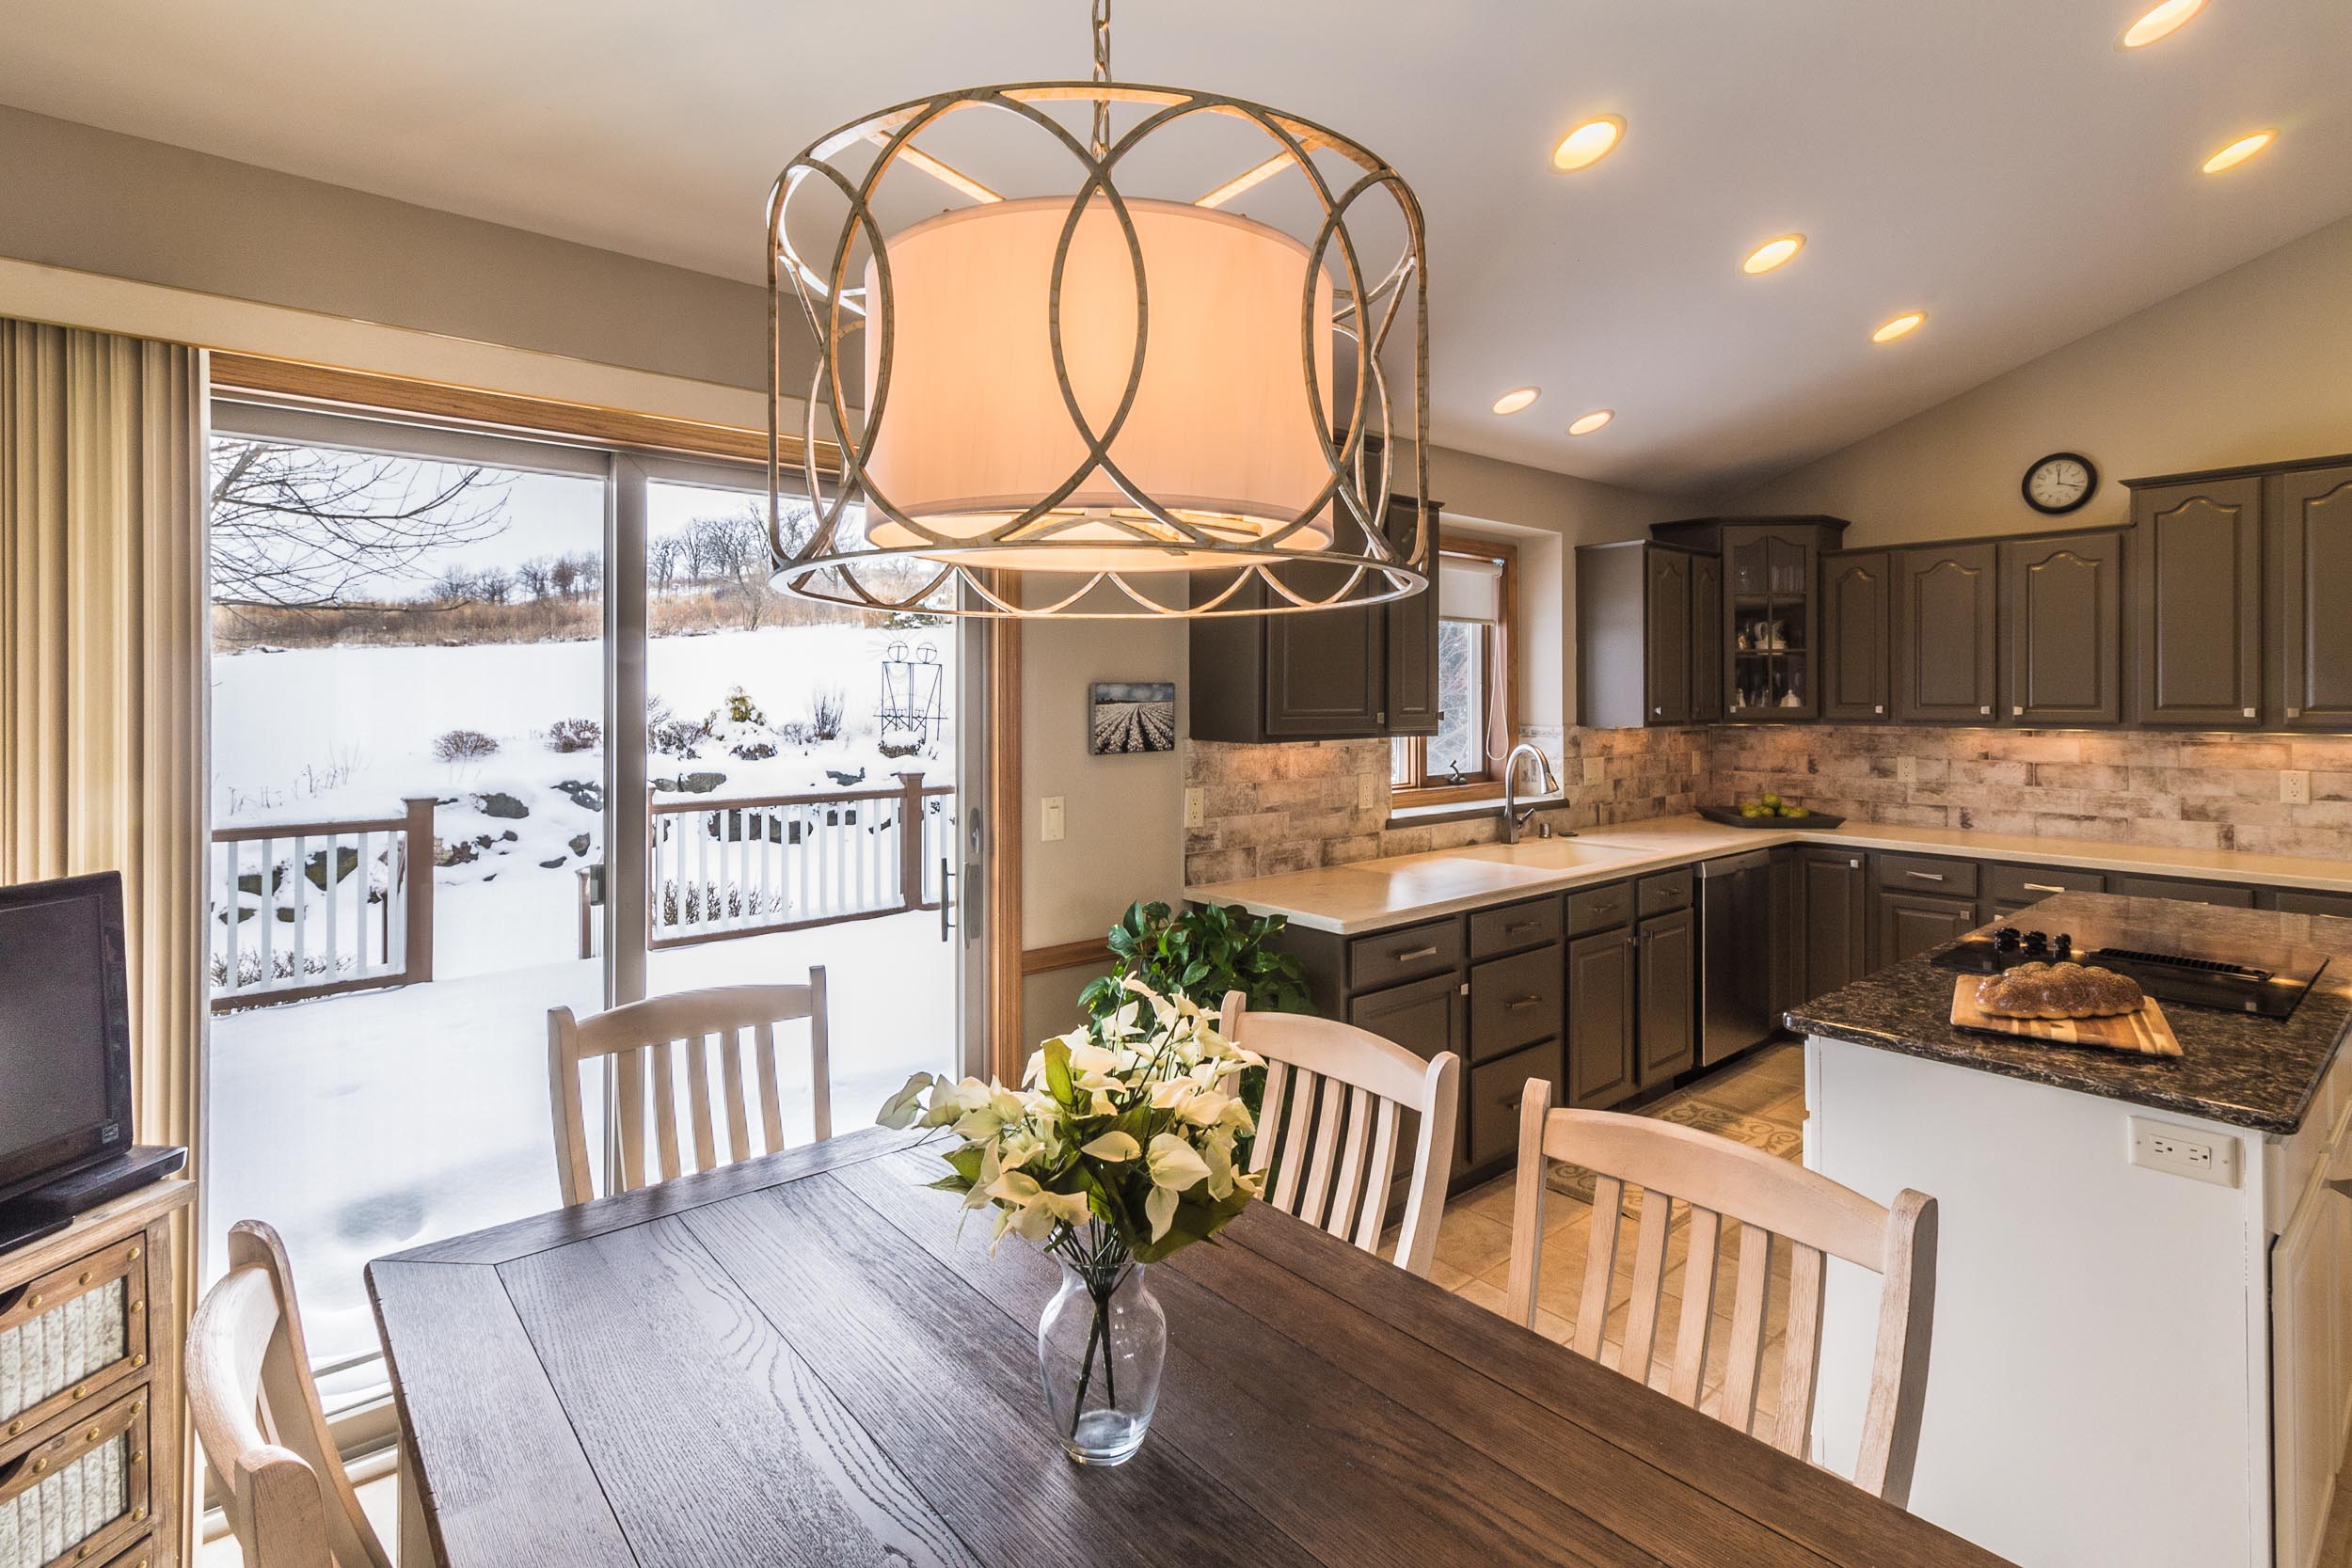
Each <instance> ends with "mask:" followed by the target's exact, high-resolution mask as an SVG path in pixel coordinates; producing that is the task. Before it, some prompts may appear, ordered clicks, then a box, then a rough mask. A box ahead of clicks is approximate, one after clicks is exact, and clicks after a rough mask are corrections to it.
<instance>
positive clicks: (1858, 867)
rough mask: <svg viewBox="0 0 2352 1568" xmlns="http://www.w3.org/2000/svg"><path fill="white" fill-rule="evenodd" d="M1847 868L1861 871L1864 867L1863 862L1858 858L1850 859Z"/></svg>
mask: <svg viewBox="0 0 2352 1568" xmlns="http://www.w3.org/2000/svg"><path fill="white" fill-rule="evenodd" d="M1846 869H1847V870H1849V871H1859V870H1861V869H1862V863H1861V862H1860V861H1858V860H1852V861H1848V862H1847V863H1846Z"/></svg>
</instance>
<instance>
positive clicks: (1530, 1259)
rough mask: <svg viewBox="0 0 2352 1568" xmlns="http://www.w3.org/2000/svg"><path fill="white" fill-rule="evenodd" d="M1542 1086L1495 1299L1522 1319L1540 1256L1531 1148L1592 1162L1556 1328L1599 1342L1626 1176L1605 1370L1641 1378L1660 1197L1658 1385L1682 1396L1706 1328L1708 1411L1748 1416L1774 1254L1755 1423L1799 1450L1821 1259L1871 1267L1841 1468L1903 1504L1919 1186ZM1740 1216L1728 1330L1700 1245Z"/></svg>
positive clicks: (1526, 1318)
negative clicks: (1678, 1300) (1502, 1287)
mask: <svg viewBox="0 0 2352 1568" xmlns="http://www.w3.org/2000/svg"><path fill="white" fill-rule="evenodd" d="M1550 1107H1551V1085H1549V1084H1548V1083H1546V1082H1544V1081H1543V1080H1542V1079H1540V1078H1531V1079H1529V1080H1528V1084H1527V1089H1526V1092H1525V1093H1524V1094H1523V1095H1522V1096H1521V1097H1520V1100H1519V1164H1518V1191H1517V1193H1516V1195H1515V1203H1514V1208H1513V1213H1512V1226H1511V1273H1510V1278H1509V1288H1508V1289H1507V1291H1505V1292H1504V1296H1505V1300H1504V1310H1505V1311H1506V1312H1507V1313H1508V1314H1509V1315H1510V1316H1511V1317H1512V1318H1513V1319H1515V1320H1516V1321H1518V1323H1524V1324H1527V1325H1528V1326H1530V1327H1532V1326H1534V1320H1535V1298H1536V1290H1537V1287H1538V1285H1539V1283H1540V1281H1539V1277H1538V1275H1539V1272H1540V1266H1541V1263H1542V1259H1543V1243H1544V1204H1545V1201H1546V1198H1547V1197H1548V1196H1549V1185H1548V1183H1547V1182H1546V1181H1545V1180H1544V1178H1545V1174H1546V1168H1547V1162H1548V1161H1551V1160H1560V1161H1565V1162H1566V1163H1568V1164H1576V1165H1581V1166H1583V1167H1584V1168H1585V1169H1587V1170H1590V1171H1592V1172H1594V1173H1595V1176H1596V1178H1597V1180H1595V1182H1594V1187H1593V1228H1592V1235H1591V1239H1590V1240H1589V1241H1588V1242H1587V1243H1586V1245H1585V1254H1584V1277H1583V1281H1582V1285H1581V1293H1580V1295H1579V1298H1578V1303H1577V1311H1576V1323H1575V1328H1574V1331H1573V1336H1572V1338H1570V1339H1569V1341H1568V1344H1569V1346H1570V1348H1571V1349H1573V1350H1575V1351H1576V1352H1577V1353H1578V1354H1581V1355H1586V1356H1590V1357H1591V1358H1593V1359H1594V1360H1596V1361H1597V1360H1600V1359H1601V1342H1602V1336H1603V1330H1604V1327H1605V1326H1606V1324H1607V1323H1608V1320H1609V1316H1610V1313H1611V1311H1612V1304H1611V1300H1610V1297H1611V1294H1612V1287H1613V1283H1614V1281H1615V1279H1616V1277H1617V1245H1618V1242H1617V1237H1618V1231H1619V1228H1620V1226H1619V1219H1620V1216H1621V1214H1622V1212H1623V1209H1624V1204H1625V1198H1626V1189H1627V1187H1628V1186H1638V1187H1640V1188H1641V1189H1642V1196H1641V1219H1640V1222H1639V1226H1638V1228H1637V1230H1636V1233H1635V1239H1634V1248H1633V1266H1632V1294H1631V1300H1630V1303H1629V1307H1628V1309H1627V1313H1626V1323H1625V1343H1624V1347H1623V1351H1622V1354H1621V1358H1620V1360H1619V1362H1618V1366H1617V1370H1619V1371H1621V1372H1624V1373H1625V1374H1626V1375H1627V1376H1629V1377H1632V1378H1635V1379H1638V1380H1640V1381H1642V1382H1644V1383H1647V1382H1649V1380H1650V1371H1651V1367H1652V1364H1653V1362H1654V1360H1655V1355H1656V1351H1657V1347H1658V1338H1659V1330H1660V1326H1661V1325H1660V1323H1659V1319H1660V1315H1661V1314H1660V1299H1661V1284H1662V1282H1663V1279H1664V1275H1665V1273H1666V1242H1667V1232H1668V1230H1669V1228H1670V1227H1671V1226H1672V1224H1673V1223H1674V1212H1673V1211H1674V1208H1675V1206H1676V1204H1677V1202H1678V1203H1680V1204H1681V1205H1682V1206H1683V1208H1684V1209H1685V1211H1686V1212H1687V1223H1688V1228H1689V1233H1690V1241H1689V1251H1688V1255H1687V1259H1686V1260H1685V1262H1684V1264H1683V1278H1682V1306H1681V1310H1680V1313H1679V1316H1678V1321H1677V1325H1676V1327H1675V1330H1674V1346H1673V1351H1672V1356H1673V1359H1672V1361H1671V1363H1670V1366H1669V1370H1668V1381H1667V1386H1666V1389H1665V1392H1666V1393H1668V1394H1669V1395H1670V1396H1671V1397H1673V1398H1674V1399H1676V1400H1677V1401H1679V1402H1681V1403H1683V1404H1686V1405H1690V1406H1692V1408H1694V1409H1695V1408H1697V1407H1698V1406H1699V1403H1700V1396H1701V1394H1702V1392H1703V1391H1704V1387H1705V1385H1706V1382H1707V1370H1708V1347H1709V1344H1710V1342H1711V1341H1713V1337H1714V1336H1715V1335H1716V1334H1717V1333H1718V1332H1724V1333H1726V1334H1727V1339H1726V1340H1724V1341H1721V1343H1722V1348H1723V1349H1724V1352H1725V1361H1724V1377H1723V1384H1722V1387H1721V1392H1720V1401H1719V1406H1718V1408H1717V1410H1716V1412H1715V1414H1716V1415H1717V1416H1718V1417H1719V1418H1722V1419H1723V1420H1724V1421H1725V1422H1726V1423H1728V1424H1729V1425H1731V1426H1734V1427H1737V1428H1739V1429H1740V1431H1741V1432H1743V1433H1744V1432H1749V1431H1750V1430H1751V1428H1752V1427H1753V1425H1754V1422H1755V1419H1756V1393H1757V1385H1758V1382H1759V1380H1760V1372H1761V1370H1762V1366H1763V1363H1764V1360H1765V1349H1766V1340H1767V1338H1768V1335H1767V1332H1766V1330H1767V1320H1768V1306H1767V1296H1768V1292H1769V1290H1770V1288H1771V1285H1772V1275H1773V1274H1774V1272H1775V1270H1774V1261H1773V1257H1774V1253H1775V1251H1776V1250H1781V1249H1785V1252H1786V1256H1787V1259H1788V1303H1787V1307H1788V1327H1787V1329H1786V1331H1785V1334H1784V1338H1783V1340H1782V1346H1781V1360H1780V1377H1779V1395H1778V1401H1777V1404H1776V1407H1775V1409H1774V1411H1773V1413H1772V1418H1771V1425H1770V1431H1769V1433H1756V1435H1759V1436H1763V1437H1764V1439H1765V1440H1766V1441H1767V1442H1769V1443H1771V1444H1772V1447H1774V1448H1776V1449H1780V1450H1781V1451H1782V1452H1783V1453H1789V1454H1795V1455H1797V1456H1798V1457H1799V1458H1803V1457H1804V1456H1805V1454H1806V1451H1807V1449H1808V1448H1809V1447H1810V1445H1811V1442H1812V1434H1813V1402H1814V1394H1815V1387H1814V1379H1815V1374H1816V1372H1817V1370H1819V1366H1820V1353H1821V1291H1822V1282H1823V1273H1824V1269H1825V1262H1826V1259H1830V1258H1842V1259H1846V1261H1848V1262H1850V1263H1853V1264H1856V1265H1858V1266H1859V1267H1861V1268H1865V1269H1867V1270H1869V1271H1870V1272H1872V1273H1874V1274H1876V1275H1880V1296H1879V1324H1878V1343H1877V1350H1876V1353H1875V1354H1874V1355H1873V1357H1872V1361H1871V1366H1870V1391H1869V1398H1868V1402H1867V1405H1866V1406H1865V1409H1864V1413H1863V1421H1862V1444H1861V1450H1860V1453H1859V1456H1858V1459H1857V1463H1856V1465H1855V1467H1854V1475H1853V1481H1854V1483H1855V1484H1856V1485H1857V1486H1860V1487H1862V1488H1863V1489H1864V1490H1865V1491H1867V1492H1873V1493H1876V1494H1877V1495H1878V1496H1879V1497H1883V1498H1885V1499H1886V1500H1887V1501H1888V1502H1891V1503H1894V1504H1896V1505H1897V1506H1898V1507H1899V1506H1902V1505H1903V1504H1904V1503H1905V1502H1906V1501H1907V1500H1908V1499H1909V1497H1910V1496H1911V1470H1912V1464H1913V1461H1914V1460H1915V1458H1916V1456H1917V1453H1918V1445H1919V1412H1920V1403H1921V1401H1922V1398H1923V1397H1924V1395H1925V1393H1926V1388H1927V1379H1928V1341H1929V1339H1930V1338H1931V1330H1932V1328H1933V1326H1934V1318H1935V1236H1936V1215H1935V1199H1933V1198H1931V1197H1929V1196H1926V1195H1925V1194H1923V1193H1916V1192H1913V1191H1911V1190H1909V1189H1908V1188H1906V1189H1905V1190H1904V1191H1903V1192H1901V1193H1900V1194H1899V1195H1897V1196H1896V1199H1895V1206H1894V1208H1893V1209H1891V1210H1889V1209H1886V1208H1883V1207H1882V1206H1880V1205H1879V1204H1877V1203H1874V1202H1872V1201H1871V1200H1870V1199H1868V1198H1867V1197H1864V1196H1862V1195H1861V1194H1860V1193H1857V1192H1854V1191H1853V1190H1851V1188H1847V1187H1841V1186H1839V1185H1838V1184H1837V1183H1836V1182H1835V1181H1832V1180H1829V1179H1828V1178H1827V1177H1825V1176H1821V1175H1820V1174H1818V1173H1817V1172H1814V1171H1809V1170H1806V1169H1805V1168H1804V1166H1802V1165H1798V1164H1790V1163H1789V1162H1788V1161H1786V1160H1781V1159H1777V1158H1775V1157H1773V1156H1772V1155H1771V1154H1768V1153H1766V1152H1765V1151H1764V1150H1762V1149H1759V1148H1749V1147H1748V1146H1747V1145H1745V1144H1739V1143H1734V1142H1732V1141H1731V1140H1730V1139H1728V1138H1723V1137H1718V1136H1716V1135H1715V1134H1713V1133H1710V1132H1699V1131H1697V1130H1695V1129H1693V1128H1689V1127H1680V1126H1677V1125H1676V1124H1674V1123H1672V1122H1665V1121H1659V1120H1656V1119H1654V1118H1651V1117H1632V1116H1620V1115H1616V1114H1613V1113H1611V1112H1607V1111H1570V1110H1558V1111H1555V1110H1552V1109H1551V1108H1550ZM1727 1219H1728V1220H1730V1221H1732V1222H1734V1223H1735V1224H1736V1225H1737V1226H1738V1227H1739V1234H1740V1244H1739V1269H1738V1274H1737V1275H1736V1276H1735V1278H1734V1280H1733V1282H1732V1287H1731V1290H1732V1296H1731V1318H1730V1324H1729V1327H1728V1329H1727V1330H1724V1329H1723V1328H1722V1325H1720V1324H1719V1323H1717V1320H1716V1316H1715V1311H1714V1296H1715V1287H1716V1275H1717V1252H1718V1247H1719V1243H1720V1242H1721V1240H1722V1238H1723V1233H1724V1221H1725V1220H1727Z"/></svg>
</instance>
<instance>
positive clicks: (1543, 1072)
mask: <svg viewBox="0 0 2352 1568" xmlns="http://www.w3.org/2000/svg"><path fill="white" fill-rule="evenodd" d="M1530 1078H1541V1079H1543V1080H1544V1081H1545V1082H1546V1083H1549V1084H1550V1085H1552V1086H1553V1087H1552V1092H1553V1093H1554V1094H1555V1095H1556V1094H1557V1093H1558V1092H1559V1084H1560V1046H1559V1042H1558V1041H1556V1040H1555V1041H1551V1042H1549V1043H1547V1044H1544V1045H1531V1046H1529V1047H1528V1048H1527V1049H1526V1050H1524V1051H1514V1052H1513V1053H1511V1054H1509V1055H1508V1056H1502V1057H1498V1058H1497V1059H1496V1060H1494V1061H1491V1062H1487V1063H1486V1064H1485V1065H1483V1066H1480V1067H1474V1068H1472V1069H1470V1101H1469V1106H1468V1109H1469V1111H1470V1137H1469V1139H1468V1141H1467V1144H1466V1146H1465V1148H1466V1151H1467V1154H1468V1157H1469V1160H1470V1164H1472V1165H1486V1164H1494V1163H1495V1162H1496V1161H1499V1160H1508V1159H1510V1158H1511V1157H1512V1156H1514V1155H1516V1154H1517V1153H1518V1148H1519V1101H1520V1100H1521V1098H1523V1097H1524V1096H1525V1094H1526V1093H1527V1081H1528V1080H1529V1079H1530Z"/></svg>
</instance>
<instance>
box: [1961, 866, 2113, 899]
mask: <svg viewBox="0 0 2352 1568" xmlns="http://www.w3.org/2000/svg"><path fill="white" fill-rule="evenodd" d="M1989 876H1990V878H1991V880H1992V883H1993V901H1994V903H1996V904H2038V903H2040V902H2042V899H2044V898H2047V897H2049V896H2050V895H2052V894H2054V893H2105V892H2106V890H2107V879H2106V874H2105V873H2104V872H2098V871H2074V870H2067V871H2058V870H2054V869H2052V868H2050V867H2048V866H2041V865H1996V866H1993V867H1991V868H1990V871H1989Z"/></svg>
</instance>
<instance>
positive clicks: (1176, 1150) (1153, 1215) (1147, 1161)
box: [1143, 1132, 1209, 1242]
mask: <svg viewBox="0 0 2352 1568" xmlns="http://www.w3.org/2000/svg"><path fill="white" fill-rule="evenodd" d="M1144 1165H1145V1168H1146V1169H1148V1170H1149V1171H1150V1172H1151V1173H1152V1194H1151V1196H1149V1197H1147V1198H1145V1199H1144V1200H1143V1209H1144V1214H1145V1216H1146V1217H1147V1218H1149V1219H1150V1220H1151V1222H1152V1240H1153V1241H1155V1242H1156V1241H1158V1240H1159V1239H1160V1238H1161V1237H1163V1236H1165V1235H1167V1234H1168V1226H1169V1225H1170V1224H1172V1223H1173V1222H1174V1221H1175V1218H1176V1205H1177V1201H1178V1199H1179V1198H1180V1197H1181V1196H1182V1195H1183V1194H1184V1193H1185V1192H1187V1191H1189V1190H1191V1189H1192V1188H1193V1187H1194V1186H1196V1185H1197V1184H1199V1183H1200V1182H1201V1181H1204V1180H1207V1179H1208V1175H1209V1166H1208V1162H1206V1161H1205V1160H1203V1159H1201V1158H1200V1150H1199V1149H1197V1148H1193V1147H1192V1145H1190V1144H1188V1143H1186V1142H1185V1141H1184V1139H1182V1138H1180V1137H1178V1136H1177V1135H1176V1134H1175V1133H1173V1132H1162V1133H1161V1134H1160V1135H1159V1136H1157V1137H1155V1138H1153V1139H1152V1148H1151V1149H1150V1150H1149V1151H1148V1152H1147V1153H1146V1154H1145V1156H1144Z"/></svg>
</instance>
